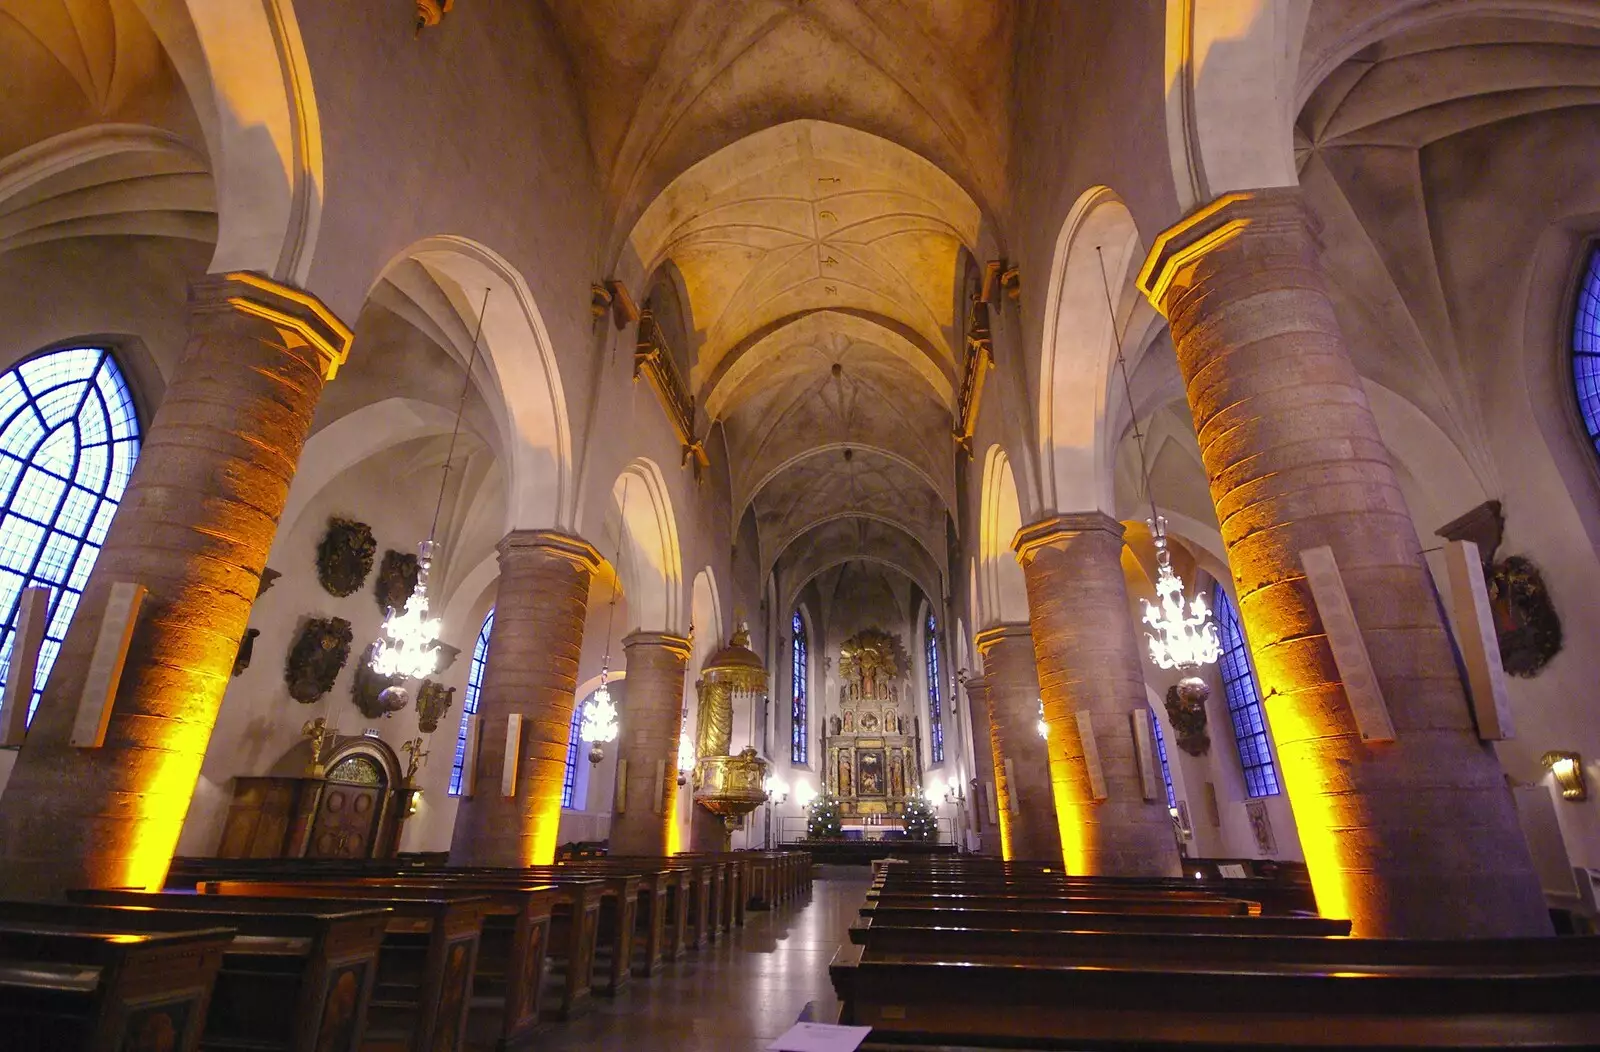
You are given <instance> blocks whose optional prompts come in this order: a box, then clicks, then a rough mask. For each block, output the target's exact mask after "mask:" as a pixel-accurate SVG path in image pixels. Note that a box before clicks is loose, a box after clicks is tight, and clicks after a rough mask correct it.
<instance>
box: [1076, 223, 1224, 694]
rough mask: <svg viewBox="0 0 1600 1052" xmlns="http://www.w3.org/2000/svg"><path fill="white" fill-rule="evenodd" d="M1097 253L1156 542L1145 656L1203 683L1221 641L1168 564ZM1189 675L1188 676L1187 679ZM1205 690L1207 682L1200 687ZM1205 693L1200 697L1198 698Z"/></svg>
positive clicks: (1162, 521) (1202, 604)
mask: <svg viewBox="0 0 1600 1052" xmlns="http://www.w3.org/2000/svg"><path fill="white" fill-rule="evenodd" d="M1095 254H1096V255H1098V256H1099V257H1100V283H1101V286H1102V288H1104V290H1105V295H1106V316H1107V317H1108V318H1109V319H1110V321H1111V332H1112V335H1113V336H1114V337H1115V338H1116V343H1117V368H1118V369H1120V370H1121V371H1122V390H1123V392H1124V393H1125V394H1126V395H1127V398H1128V419H1129V420H1130V421H1131V423H1132V425H1133V439H1134V442H1135V443H1137V445H1138V447H1139V474H1140V476H1141V477H1142V478H1143V480H1144V494H1145V498H1146V499H1147V500H1149V501H1150V517H1149V518H1148V519H1146V520H1145V522H1146V523H1148V524H1149V526H1150V535H1151V537H1152V538H1154V540H1155V545H1156V597H1157V598H1158V599H1160V601H1161V602H1160V604H1159V605H1158V604H1156V603H1152V602H1150V601H1149V600H1148V599H1146V600H1145V601H1144V623H1145V624H1147V625H1149V626H1150V627H1151V628H1152V629H1154V631H1153V632H1146V633H1145V638H1146V639H1148V640H1149V642H1150V660H1151V661H1153V662H1155V664H1156V666H1157V667H1159V668H1164V669H1167V668H1175V669H1181V670H1183V671H1185V672H1187V673H1190V675H1188V676H1187V677H1185V679H1184V681H1183V682H1184V683H1185V684H1188V685H1189V686H1190V687H1191V689H1198V688H1203V687H1205V683H1204V681H1203V680H1200V679H1198V678H1196V677H1195V676H1194V675H1193V673H1194V671H1195V670H1196V669H1198V668H1199V667H1200V666H1201V665H1209V664H1211V663H1212V662H1214V661H1216V660H1217V657H1218V656H1219V655H1220V654H1221V653H1222V647H1221V646H1220V645H1219V643H1218V641H1217V626H1216V625H1215V624H1214V623H1213V622H1212V620H1211V611H1210V610H1208V609H1207V608H1206V601H1205V599H1204V598H1203V597H1202V596H1198V595H1197V596H1195V597H1194V599H1192V600H1191V601H1189V602H1188V603H1187V604H1186V603H1185V602H1184V599H1183V578H1181V577H1179V576H1178V573H1177V571H1176V570H1174V569H1173V568H1172V554H1171V552H1169V551H1168V550H1167V519H1166V516H1164V515H1162V514H1161V513H1160V512H1158V511H1156V498H1155V493H1154V491H1153V490H1152V488H1151V485H1150V469H1149V466H1148V462H1147V461H1146V459H1145V455H1144V434H1143V433H1142V432H1140V430H1139V413H1138V410H1137V409H1135V408H1134V405H1133V384H1132V383H1130V382H1129V380H1128V360H1127V359H1126V358H1125V357H1123V354H1122V334H1121V333H1120V332H1118V331H1117V312H1116V310H1115V308H1113V307H1112V305H1111V282H1110V281H1109V280H1108V279H1107V278H1106V261H1105V253H1103V252H1102V251H1101V250H1100V248H1099V247H1098V246H1096V247H1095ZM1191 681H1192V682H1191ZM1205 689H1206V690H1207V692H1208V693H1209V688H1205ZM1203 700H1204V699H1203V698H1202V701H1203Z"/></svg>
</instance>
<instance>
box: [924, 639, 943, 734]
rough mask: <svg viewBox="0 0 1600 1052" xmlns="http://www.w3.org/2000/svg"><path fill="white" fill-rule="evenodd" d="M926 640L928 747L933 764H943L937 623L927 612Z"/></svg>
mask: <svg viewBox="0 0 1600 1052" xmlns="http://www.w3.org/2000/svg"><path fill="white" fill-rule="evenodd" d="M926 627H927V629H928V631H927V633H926V635H927V639H926V640H924V641H923V649H924V650H925V651H926V655H927V661H928V747H929V749H931V750H932V752H933V762H934V763H944V713H943V711H942V710H943V706H941V705H940V704H939V621H938V619H937V618H935V617H934V616H933V612H932V611H931V610H930V611H929V612H928V624H927V626H926Z"/></svg>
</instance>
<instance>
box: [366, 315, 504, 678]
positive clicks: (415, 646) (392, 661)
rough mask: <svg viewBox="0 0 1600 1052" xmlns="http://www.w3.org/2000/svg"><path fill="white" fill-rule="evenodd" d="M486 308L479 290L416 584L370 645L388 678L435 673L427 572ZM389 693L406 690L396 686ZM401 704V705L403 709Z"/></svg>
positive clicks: (377, 667) (374, 664)
mask: <svg viewBox="0 0 1600 1052" xmlns="http://www.w3.org/2000/svg"><path fill="white" fill-rule="evenodd" d="M488 309H489V290H488V289H484V290H483V305H482V306H481V307H480V308H479V309H478V327H477V330H476V331H475V332H474V333H473V334H472V353H471V354H470V355H468V357H467V372H466V376H465V378H464V379H463V380H462V383H461V398H460V400H459V401H457V402H456V424H455V429H454V430H453V431H451V432H450V448H449V450H448V451H446V453H445V455H444V474H443V476H442V477H441V478H440V479H439V499H438V500H437V501H435V502H434V505H433V523H432V525H430V526H429V527H428V539H427V540H425V541H423V542H422V543H421V544H419V545H417V583H416V586H415V587H413V588H412V590H411V595H410V596H409V597H407V599H406V602H405V606H404V607H402V608H401V609H400V610H398V611H397V610H395V608H394V607H392V606H391V607H390V608H389V611H388V616H386V617H385V618H384V620H383V627H382V629H381V630H380V631H379V634H378V641H377V642H376V643H374V644H373V646H372V651H371V657H370V658H369V659H368V664H369V666H370V667H371V668H372V671H374V672H376V673H377V674H378V675H380V676H385V677H388V678H390V679H421V678H423V677H424V676H431V675H433V673H434V672H436V671H438V668H439V639H438V636H439V630H440V629H441V628H442V627H443V626H442V625H441V623H440V620H439V618H437V617H431V616H429V614H428V571H429V570H431V569H432V568H433V539H434V536H435V535H436V534H437V532H438V530H439V511H440V509H442V508H443V507H444V491H445V486H446V485H447V484H448V483H449V481H450V467H451V462H452V461H453V460H454V459H455V454H456V439H457V438H459V437H460V435H461V417H462V415H463V413H464V412H465V411H466V408H467V394H468V393H469V392H470V391H471V390H472V367H473V366H474V365H476V364H477V362H478V343H479V341H480V340H481V339H482V337H483V316H484V313H485V312H486V311H487V310H488ZM388 689H389V690H404V688H402V687H400V686H398V685H396V686H393V687H390V688H388ZM403 704H404V703H403V702H402V705H403Z"/></svg>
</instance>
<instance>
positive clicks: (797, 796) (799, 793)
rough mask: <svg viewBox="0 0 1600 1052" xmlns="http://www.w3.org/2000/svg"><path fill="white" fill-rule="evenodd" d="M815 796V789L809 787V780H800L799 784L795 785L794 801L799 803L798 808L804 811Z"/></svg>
mask: <svg viewBox="0 0 1600 1052" xmlns="http://www.w3.org/2000/svg"><path fill="white" fill-rule="evenodd" d="M816 798H817V791H816V790H815V789H813V788H811V783H810V782H801V783H800V784H799V785H797V786H795V790H794V800H795V803H797V804H799V805H800V810H802V811H804V810H805V809H806V808H808V807H810V806H811V801H813V800H815V799H816Z"/></svg>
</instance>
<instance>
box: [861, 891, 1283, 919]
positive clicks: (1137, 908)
mask: <svg viewBox="0 0 1600 1052" xmlns="http://www.w3.org/2000/svg"><path fill="white" fill-rule="evenodd" d="M873 901H874V902H875V903H876V904H877V905H880V906H931V907H934V908H944V909H1008V910H1051V911H1053V910H1061V909H1067V910H1070V911H1072V912H1076V913H1156V914H1169V915H1186V916H1187V915H1197V914H1198V915H1210V916H1234V917H1247V916H1252V915H1257V914H1259V913H1260V909H1259V907H1257V905H1256V904H1255V903H1253V902H1247V901H1245V900H1244V899H1225V898H1219V897H1211V898H1206V897H1200V898H1167V897H1163V896H1161V895H1121V896H1118V895H1109V894H1089V893H1084V894H1081V895H1032V894H1026V893H1021V894H1015V895H1008V894H1003V893H999V892H994V893H983V892H979V893H975V894H971V895H958V894H948V893H943V894H937V895H932V894H929V895H924V894H917V893H915V892H906V893H901V892H884V893H881V894H880V895H879V896H878V897H877V899H876V900H873ZM869 908H874V907H873V906H872V904H871V903H863V904H862V909H863V910H865V909H869Z"/></svg>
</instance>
